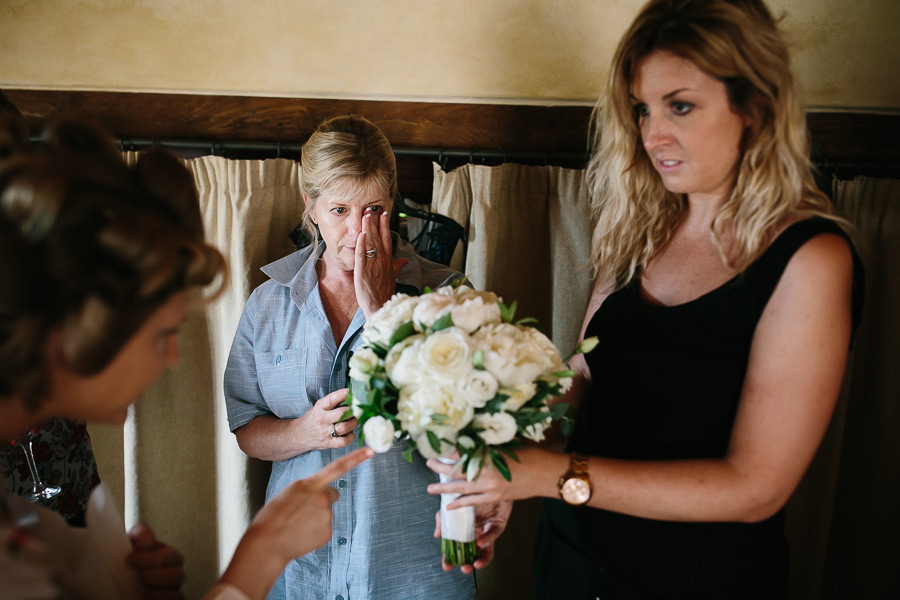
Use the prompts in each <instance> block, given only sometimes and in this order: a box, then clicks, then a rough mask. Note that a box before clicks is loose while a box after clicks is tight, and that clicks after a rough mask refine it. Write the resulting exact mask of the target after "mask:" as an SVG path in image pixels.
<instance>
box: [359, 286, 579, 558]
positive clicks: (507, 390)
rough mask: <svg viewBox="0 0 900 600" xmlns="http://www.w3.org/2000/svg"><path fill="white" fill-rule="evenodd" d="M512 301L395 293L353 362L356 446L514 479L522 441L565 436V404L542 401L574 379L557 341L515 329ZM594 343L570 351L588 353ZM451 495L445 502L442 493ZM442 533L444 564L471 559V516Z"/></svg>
mask: <svg viewBox="0 0 900 600" xmlns="http://www.w3.org/2000/svg"><path fill="white" fill-rule="evenodd" d="M515 309H516V303H515V302H513V303H512V304H511V305H510V306H506V305H504V304H503V303H502V302H501V301H500V299H499V298H498V297H497V295H496V294H493V293H491V292H478V291H475V290H473V289H471V288H469V287H464V286H460V287H454V286H447V287H442V288H440V289H438V290H436V291H433V292H428V293H425V294H423V295H421V296H407V295H405V294H396V295H394V297H393V298H391V299H390V300H389V301H388V302H386V303H385V304H384V306H382V307H381V309H380V310H378V311H377V312H376V313H375V314H374V315H372V317H371V318H370V319H369V320H368V322H367V323H366V325H365V328H364V330H363V333H362V341H363V344H362V346H360V347H359V348H358V349H357V350H356V352H355V353H354V354H353V356H352V357H351V358H350V385H349V387H350V392H349V393H348V394H347V400H346V403H347V404H348V405H349V407H350V409H349V411H348V416H349V413H350V412H352V414H353V416H355V417H356V418H358V419H359V422H360V425H361V427H362V435H361V440H362V441H364V442H365V443H366V444H367V445H368V446H370V447H371V448H372V449H373V450H375V451H376V452H387V451H388V450H389V449H390V448H391V447H392V445H393V443H394V442H395V441H400V440H406V441H408V448H407V450H406V452H405V453H404V456H405V458H406V459H407V460H410V461H411V460H412V452H413V450H418V452H419V453H420V454H421V455H422V456H424V457H425V458H439V459H443V460H444V461H445V462H453V461H452V460H450V459H448V458H447V457H448V456H449V455H451V454H452V453H453V452H454V451H456V452H457V453H458V454H459V459H458V461H456V462H457V465H458V466H459V471H460V472H462V473H465V476H466V477H467V478H468V479H469V480H472V479H475V478H477V477H478V475H479V474H480V473H481V470H482V469H483V468H484V467H485V466H488V465H490V466H492V467H493V468H495V469H497V471H498V472H499V473H500V474H501V475H502V476H503V477H505V478H506V479H507V480H509V479H510V472H509V466H508V463H507V462H506V459H507V458H511V459H513V460H516V456H515V452H514V451H515V449H516V448H518V447H520V446H521V440H522V439H528V440H532V441H541V440H543V439H544V432H545V430H546V429H547V428H548V427H549V426H550V425H551V423H552V422H553V421H554V420H560V421H561V427H562V429H563V433H565V434H567V435H568V430H569V429H570V428H571V419H569V418H568V417H566V416H565V412H566V409H567V405H565V404H563V403H557V404H554V405H553V406H549V404H548V400H550V399H551V398H552V397H555V396H561V395H562V394H563V393H565V391H566V390H568V388H569V386H570V385H571V383H572V377H573V376H574V375H575V372H574V371H571V370H569V369H568V367H567V366H566V364H565V362H564V361H563V359H562V358H561V357H560V354H559V352H558V351H557V349H556V347H555V346H554V345H553V343H552V342H551V341H550V340H549V339H548V338H547V337H546V336H545V335H544V334H543V333H541V332H540V331H538V330H537V329H535V328H534V327H531V326H529V325H528V324H529V323H533V322H534V319H522V320H519V321H515V322H514V320H513V319H514V316H515ZM594 345H596V338H591V339H590V340H585V341H584V342H582V343H581V344H580V345H579V347H578V348H577V349H576V351H575V353H580V352H588V351H590V350H591V349H592V348H593V347H594ZM447 496H450V495H447ZM452 499H453V497H449V498H442V499H441V500H442V501H441V531H442V532H443V538H444V539H443V540H442V546H443V551H444V558H445V560H446V562H447V563H448V564H467V563H472V562H473V561H474V560H475V557H476V554H477V551H476V548H475V517H474V509H472V508H471V507H469V508H468V509H459V510H454V511H447V510H445V509H444V506H445V505H446V504H449V502H451V501H452Z"/></svg>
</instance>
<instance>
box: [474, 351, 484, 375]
mask: <svg viewBox="0 0 900 600" xmlns="http://www.w3.org/2000/svg"><path fill="white" fill-rule="evenodd" d="M472 366H473V367H475V368H476V369H478V370H479V371H484V350H476V351H475V352H474V353H472Z"/></svg>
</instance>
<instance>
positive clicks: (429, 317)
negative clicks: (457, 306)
mask: <svg viewBox="0 0 900 600" xmlns="http://www.w3.org/2000/svg"><path fill="white" fill-rule="evenodd" d="M452 306H453V296H447V295H444V294H436V293H432V294H425V295H424V296H420V297H419V303H418V304H416V308H415V309H414V310H413V313H412V322H413V325H414V326H415V328H416V329H418V330H419V331H425V329H427V328H429V327H431V326H432V325H434V322H435V321H437V320H438V319H439V318H441V317H443V316H444V315H445V314H447V313H448V312H450V309H451V308H452Z"/></svg>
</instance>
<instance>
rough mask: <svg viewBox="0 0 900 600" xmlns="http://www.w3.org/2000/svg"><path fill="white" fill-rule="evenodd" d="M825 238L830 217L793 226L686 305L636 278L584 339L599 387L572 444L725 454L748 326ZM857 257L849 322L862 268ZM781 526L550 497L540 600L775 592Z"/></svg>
mask: <svg viewBox="0 0 900 600" xmlns="http://www.w3.org/2000/svg"><path fill="white" fill-rule="evenodd" d="M823 233H835V234H838V235H840V236H842V237H844V238H845V239H846V238H847V236H846V234H845V233H844V232H843V231H842V230H841V229H840V228H839V227H838V226H837V225H835V224H834V223H833V222H831V221H829V220H826V219H821V218H815V219H808V220H805V221H800V222H798V223H795V224H793V225H791V226H790V227H788V228H786V229H785V230H784V231H783V232H782V233H781V235H779V236H778V238H776V239H775V241H774V242H773V243H772V244H771V245H770V246H769V247H768V248H767V249H766V251H765V252H764V253H763V254H762V255H761V256H760V258H759V259H757V260H756V261H755V262H754V263H753V264H751V265H750V267H748V268H747V269H746V270H745V271H744V272H743V273H741V274H740V275H738V276H736V277H734V278H733V279H732V280H730V281H728V282H727V283H725V284H723V285H722V286H720V287H719V288H717V289H715V290H713V291H711V292H709V293H707V294H705V295H703V296H701V297H700V298H697V299H695V300H692V301H689V302H686V303H684V304H679V305H675V306H660V305H654V304H649V303H648V302H646V301H645V300H644V299H643V298H642V296H641V292H640V284H639V282H638V280H637V278H635V279H634V280H632V281H631V283H629V284H628V285H627V286H626V287H624V288H622V289H620V290H618V291H616V292H614V293H613V294H611V295H610V296H609V297H608V298H607V299H606V300H605V301H604V303H603V304H602V305H601V307H600V309H599V310H598V311H597V313H596V314H595V315H594V316H593V318H592V319H591V321H590V323H589V325H588V329H587V333H586V335H587V336H591V335H596V336H598V337H599V338H600V345H599V346H598V347H597V348H596V349H595V350H594V351H593V352H591V353H590V354H588V355H587V356H586V359H587V363H588V366H589V367H590V370H591V376H592V379H593V380H594V381H595V382H602V384H601V385H599V386H597V388H595V390H596V393H595V394H594V395H593V396H592V397H590V398H589V399H587V401H586V402H585V404H584V406H583V407H582V409H581V415H580V416H579V418H578V422H577V423H576V428H575V432H574V433H573V436H572V439H571V440H570V442H569V450H570V451H576V452H581V453H584V454H588V455H593V456H605V457H610V458H620V459H630V460H677V459H694V458H718V457H722V456H724V454H725V452H726V450H727V448H728V443H729V438H730V436H731V429H732V425H733V423H734V417H735V413H736V411H737V406H738V401H739V399H740V395H741V387H742V384H743V381H744V376H745V373H746V369H747V362H748V358H749V353H750V344H751V342H752V339H753V333H754V331H755V329H756V325H757V322H758V321H759V318H760V316H761V315H762V312H763V310H764V308H765V306H766V303H767V302H768V300H769V297H770V296H771V294H772V292H773V290H774V289H775V286H776V285H777V284H778V281H779V279H780V277H781V274H782V273H783V271H784V269H785V266H786V265H787V263H788V261H789V260H790V258H791V257H792V256H793V255H794V253H795V252H796V251H797V249H798V248H800V246H801V245H803V244H804V243H805V242H806V241H808V240H810V239H811V238H812V237H814V236H816V235H820V234H823ZM848 241H849V240H848ZM851 247H852V245H851ZM854 260H855V262H856V268H855V269H854V271H855V273H854V288H855V291H854V303H853V304H854V311H853V312H854V326H855V324H856V322H857V320H858V314H859V310H860V308H861V297H860V294H859V293H858V292H857V291H856V290H859V289H861V284H862V269H861V267H860V266H859V262H858V260H857V259H856V257H855V255H854ZM594 485H595V486H600V487H602V486H603V482H602V481H597V482H594ZM783 524H784V515H783V511H780V512H779V513H777V514H776V515H775V516H773V517H771V518H769V519H767V520H765V521H763V522H760V523H751V524H744V523H681V522H669V521H659V520H650V519H641V518H637V517H631V516H628V515H623V514H620V513H614V512H609V511H605V510H598V509H594V508H588V507H572V506H568V505H567V504H565V503H564V502H562V501H561V500H545V502H544V506H543V512H542V515H541V523H540V526H539V529H538V534H537V539H536V544H535V564H534V573H535V575H534V577H535V598H540V599H551V598H552V599H556V598H565V599H578V600H581V599H586V598H589V599H590V600H594V599H595V598H600V599H603V600H605V599H607V598H716V599H724V598H783V597H784V595H785V593H786V586H787V562H788V548H787V542H786V540H785V537H784V532H783Z"/></svg>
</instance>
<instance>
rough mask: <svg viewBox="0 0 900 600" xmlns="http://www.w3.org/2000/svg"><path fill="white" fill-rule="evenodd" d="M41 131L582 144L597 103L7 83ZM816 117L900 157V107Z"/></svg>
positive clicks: (843, 150)
mask: <svg viewBox="0 0 900 600" xmlns="http://www.w3.org/2000/svg"><path fill="white" fill-rule="evenodd" d="M4 95H5V98H6V100H7V102H6V104H7V105H8V106H12V107H13V108H16V107H18V110H19V111H21V113H22V114H23V115H24V117H25V119H26V121H27V122H28V124H29V126H30V127H31V128H33V130H35V131H36V130H37V129H39V128H40V126H41V124H42V123H44V122H45V121H47V120H50V119H54V118H57V117H60V116H63V115H72V116H85V117H90V118H94V119H97V120H99V121H100V122H101V123H102V124H103V125H104V126H105V127H106V128H107V129H109V131H110V132H111V133H113V134H115V135H117V136H120V137H135V138H175V139H206V140H208V139H212V140H216V139H218V140H239V141H260V142H278V141H281V142H285V143H300V142H303V141H304V140H306V138H307V137H308V136H309V134H310V133H311V132H312V130H313V129H314V128H315V126H316V125H317V124H318V123H320V122H321V121H322V120H323V119H325V118H327V117H330V116H334V115H337V114H344V113H350V112H354V113H358V114H361V115H364V116H366V117H368V118H369V119H371V120H372V121H374V122H375V123H376V124H377V125H378V126H379V127H381V129H382V130H383V131H384V133H385V135H386V136H387V137H388V139H389V140H391V143H392V144H394V145H396V146H406V147H439V148H450V149H453V148H455V149H463V148H468V149H484V150H500V149H502V150H521V151H537V152H550V153H553V152H558V153H582V152H585V151H586V149H587V132H588V123H589V120H590V114H591V108H590V107H587V106H523V105H497V104H462V103H430V102H395V101H385V102H380V101H369V100H322V99H303V98H260V97H248V96H205V95H196V94H158V93H125V92H73V91H58V90H17V89H6V90H3V91H2V92H0V103H2V101H3V96H4ZM808 123H809V127H810V131H811V134H812V137H813V140H814V141H815V142H816V146H817V149H818V150H821V151H822V152H823V153H824V156H825V157H826V158H827V159H828V160H830V161H835V162H839V161H844V162H861V163H868V164H885V165H888V166H893V167H896V166H898V165H900V145H898V144H897V143H896V140H897V139H900V114H898V115H891V114H867V113H834V112H818V113H817V112H812V113H810V114H809V115H808Z"/></svg>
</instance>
